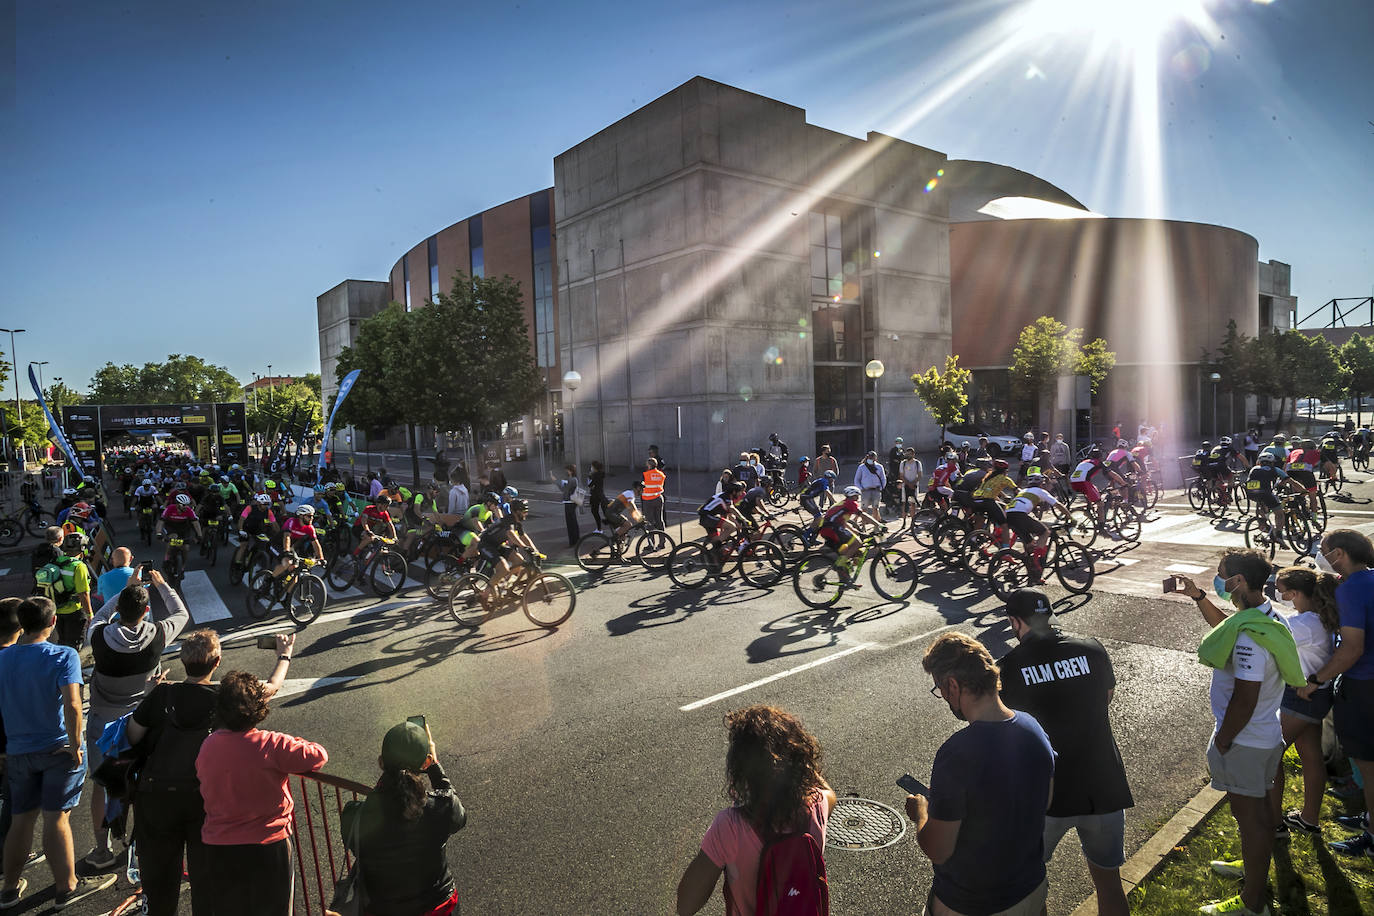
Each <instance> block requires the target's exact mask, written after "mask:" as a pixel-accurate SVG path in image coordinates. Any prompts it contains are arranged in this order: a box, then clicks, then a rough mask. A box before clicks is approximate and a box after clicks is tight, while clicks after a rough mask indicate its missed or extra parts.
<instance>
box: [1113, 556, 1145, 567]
mask: <svg viewBox="0 0 1374 916" xmlns="http://www.w3.org/2000/svg"><path fill="white" fill-rule="evenodd" d="M1111 562H1113V563H1115V564H1116V565H1117V566H1134V565H1135V564H1137V563H1139V562H1140V561H1139V560H1135V559H1132V558H1131V557H1116V558H1115V559H1113V560H1112V561H1111Z"/></svg>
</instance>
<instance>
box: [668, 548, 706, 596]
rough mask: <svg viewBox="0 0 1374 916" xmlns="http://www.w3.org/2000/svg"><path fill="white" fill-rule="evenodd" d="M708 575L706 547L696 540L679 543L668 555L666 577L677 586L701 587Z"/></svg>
mask: <svg viewBox="0 0 1374 916" xmlns="http://www.w3.org/2000/svg"><path fill="white" fill-rule="evenodd" d="M710 575H711V564H710V562H709V558H708V557H707V556H706V548H704V547H702V546H701V544H699V543H697V542H696V541H688V542H687V543H686V544H679V545H677V547H675V548H674V549H673V552H672V553H670V554H669V555H668V578H669V579H672V580H673V584H674V585H676V586H678V587H679V588H701V587H702V586H703V585H705V584H706V580H707V579H708V578H709V577H710Z"/></svg>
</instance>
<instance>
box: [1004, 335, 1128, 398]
mask: <svg viewBox="0 0 1374 916" xmlns="http://www.w3.org/2000/svg"><path fill="white" fill-rule="evenodd" d="M1082 339H1083V329H1082V328H1070V327H1068V326H1067V325H1065V324H1064V323H1063V322H1061V321H1058V320H1056V319H1054V318H1051V317H1049V316H1047V315H1046V316H1041V317H1040V318H1037V319H1035V321H1033V322H1032V323H1030V324H1028V325H1026V326H1025V327H1024V328H1022V329H1021V336H1020V337H1019V338H1017V342H1016V349H1015V350H1014V351H1012V361H1011V369H1010V372H1009V375H1010V376H1011V380H1012V382H1013V383H1014V384H1016V385H1017V386H1018V387H1020V388H1021V389H1022V390H1023V391H1025V392H1026V393H1027V394H1029V395H1030V397H1031V403H1033V404H1034V405H1035V420H1036V423H1037V425H1038V424H1039V423H1040V419H1041V417H1040V410H1041V405H1042V403H1043V401H1044V399H1045V396H1046V395H1047V394H1049V393H1051V392H1052V391H1054V388H1055V385H1056V384H1057V380H1058V379H1059V377H1060V376H1062V375H1068V374H1071V373H1072V374H1077V375H1087V376H1089V377H1090V378H1091V379H1092V390H1093V393H1094V394H1096V393H1097V391H1098V388H1099V387H1101V385H1102V382H1103V381H1105V380H1106V378H1107V374H1108V373H1109V372H1111V370H1112V367H1114V366H1115V365H1116V354H1115V353H1114V352H1112V351H1111V350H1108V349H1107V342H1106V341H1105V340H1103V339H1101V338H1097V339H1096V340H1093V341H1091V342H1090V343H1088V344H1087V346H1083V345H1081V344H1080V343H1079V341H1081V340H1082Z"/></svg>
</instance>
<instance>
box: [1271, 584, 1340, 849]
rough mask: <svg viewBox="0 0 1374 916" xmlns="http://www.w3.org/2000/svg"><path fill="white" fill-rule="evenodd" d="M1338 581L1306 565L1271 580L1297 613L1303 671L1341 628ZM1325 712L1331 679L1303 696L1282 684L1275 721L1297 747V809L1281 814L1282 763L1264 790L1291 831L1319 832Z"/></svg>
mask: <svg viewBox="0 0 1374 916" xmlns="http://www.w3.org/2000/svg"><path fill="white" fill-rule="evenodd" d="M1338 583H1339V580H1338V579H1337V578H1336V577H1335V576H1333V575H1331V574H1329V573H1322V572H1317V571H1315V570H1313V569H1309V568H1307V567H1306V566H1287V567H1284V568H1283V569H1281V570H1279V572H1278V575H1277V576H1275V578H1274V592H1275V594H1276V595H1278V597H1279V600H1280V601H1281V602H1285V603H1289V604H1291V605H1292V606H1293V608H1294V609H1295V610H1296V611H1297V613H1296V614H1292V615H1285V617H1286V619H1287V622H1288V628H1289V629H1290V630H1292V631H1293V639H1294V641H1296V642H1297V644H1298V659H1299V660H1300V661H1301V662H1302V673H1303V674H1305V675H1308V676H1311V675H1312V674H1313V673H1314V672H1315V671H1317V670H1318V669H1320V668H1321V667H1322V666H1323V665H1325V664H1326V663H1327V661H1328V660H1330V658H1331V654H1332V653H1333V652H1334V651H1335V647H1336V644H1335V636H1336V633H1337V632H1338V631H1339V630H1340V612H1339V611H1338V610H1337V608H1336V585H1337V584H1338ZM1330 711H1331V684H1330V683H1326V684H1322V685H1321V687H1320V688H1318V690H1317V691H1316V693H1314V694H1312V697H1311V699H1308V700H1303V699H1301V698H1300V697H1298V694H1297V691H1296V690H1295V689H1294V688H1292V687H1286V688H1284V692H1283V702H1282V704H1280V706H1279V721H1280V722H1281V723H1282V726H1283V741H1284V747H1285V748H1287V746H1288V745H1290V744H1293V745H1296V746H1297V748H1298V758H1299V759H1300V760H1301V761H1302V786H1303V797H1302V810H1301V811H1289V812H1288V813H1287V814H1284V813H1283V783H1284V772H1283V764H1282V763H1280V764H1279V771H1278V774H1277V775H1276V776H1275V778H1274V787H1273V788H1272V789H1270V790H1269V800H1270V802H1271V803H1272V804H1273V806H1274V818H1275V821H1274V822H1275V823H1282V824H1283V826H1285V827H1287V828H1288V829H1290V830H1297V831H1300V832H1302V833H1309V834H1312V833H1317V832H1319V830H1320V828H1319V827H1318V826H1317V819H1318V818H1319V817H1320V815H1321V807H1322V790H1323V789H1324V788H1325V787H1326V761H1325V760H1324V759H1323V757H1322V720H1323V719H1324V718H1326V714H1327V713H1328V712H1330ZM1280 829H1283V828H1282V827H1281V828H1280Z"/></svg>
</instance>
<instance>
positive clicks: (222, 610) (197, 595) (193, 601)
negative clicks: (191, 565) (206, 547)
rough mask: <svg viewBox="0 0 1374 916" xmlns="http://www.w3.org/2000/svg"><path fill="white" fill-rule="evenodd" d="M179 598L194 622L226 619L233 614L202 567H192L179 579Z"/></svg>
mask: <svg viewBox="0 0 1374 916" xmlns="http://www.w3.org/2000/svg"><path fill="white" fill-rule="evenodd" d="M181 600H182V601H183V602H184V603H185V604H186V609H187V610H188V611H190V612H191V620H193V621H195V622H196V623H209V622H210V621H212V620H228V619H229V618H230V617H233V616H234V615H233V614H231V613H229V608H227V607H225V605H224V599H223V598H221V597H220V596H219V592H218V591H217V590H216V589H215V584H214V583H213V582H211V581H210V574H209V573H207V572H206V571H205V570H203V569H193V570H191V571H190V572H188V573H187V574H186V576H185V578H183V579H182V580H181Z"/></svg>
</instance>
